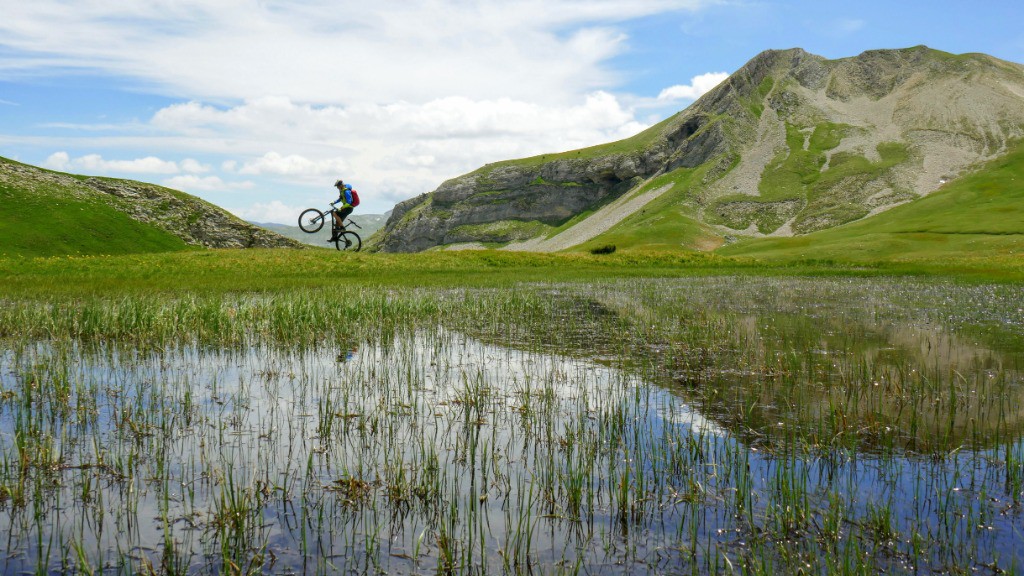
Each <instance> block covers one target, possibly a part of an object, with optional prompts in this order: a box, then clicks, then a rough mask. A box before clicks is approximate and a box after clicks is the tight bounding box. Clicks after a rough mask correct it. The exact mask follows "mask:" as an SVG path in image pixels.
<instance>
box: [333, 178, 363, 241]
mask: <svg viewBox="0 0 1024 576" xmlns="http://www.w3.org/2000/svg"><path fill="white" fill-rule="evenodd" d="M334 187H335V188H337V189H338V199H337V200H335V201H334V202H331V206H337V205H339V204H340V205H341V207H340V208H339V209H337V210H335V211H334V223H335V224H336V226H335V228H334V230H335V232H334V233H333V234H331V239H330V240H328V242H334V241H335V240H337V239H338V233H339V232H341V231H342V230H344V229H345V218H348V215H349V214H351V213H352V210H354V209H355V207H356V206H358V205H359V200H358V198H359V196H357V195H356V191H355V190H353V189H352V185H351V184H345V182H344V181H342V180H338V181H337V182H335V183H334Z"/></svg>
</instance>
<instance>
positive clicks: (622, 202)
mask: <svg viewBox="0 0 1024 576" xmlns="http://www.w3.org/2000/svg"><path fill="white" fill-rule="evenodd" d="M671 188H672V185H671V184H666V185H664V186H662V187H660V188H655V189H654V190H648V191H647V192H644V193H643V194H638V195H635V196H634V195H631V194H628V193H627V194H624V195H623V196H622V197H621V198H618V199H617V200H615V201H613V202H612V203H611V204H608V205H607V206H605V207H603V208H601V209H600V210H598V211H597V212H594V213H593V214H592V215H591V216H590V217H589V218H587V219H586V220H584V221H582V222H580V223H579V224H576V225H575V226H573V227H571V228H569V229H568V230H564V231H562V232H560V233H559V234H557V235H555V236H552V237H551V238H533V239H530V240H527V241H525V242H514V243H512V244H509V245H508V246H505V247H503V248H502V250H517V251H521V252H557V251H559V250H565V249H566V248H570V247H572V246H576V245H577V244H582V243H584V242H586V241H587V240H590V239H591V238H594V237H595V236H597V235H599V234H602V233H604V232H607V231H608V230H610V229H611V227H612V226H615V225H616V224H618V223H619V222H622V221H623V220H625V219H626V217H628V216H630V215H632V214H635V213H636V212H638V211H640V210H641V209H642V208H643V207H644V206H646V205H647V204H649V203H650V202H651V201H653V200H654V199H656V198H658V197H659V196H661V195H662V194H664V193H665V192H667V191H668V190H669V189H671Z"/></svg>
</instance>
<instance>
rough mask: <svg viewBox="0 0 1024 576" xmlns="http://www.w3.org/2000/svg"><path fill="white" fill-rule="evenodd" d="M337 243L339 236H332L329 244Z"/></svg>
mask: <svg viewBox="0 0 1024 576" xmlns="http://www.w3.org/2000/svg"><path fill="white" fill-rule="evenodd" d="M337 241H338V235H337V234H331V239H330V240H328V241H327V243H328V244H330V243H331V242H337Z"/></svg>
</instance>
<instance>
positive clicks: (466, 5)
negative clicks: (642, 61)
mask: <svg viewBox="0 0 1024 576" xmlns="http://www.w3.org/2000/svg"><path fill="white" fill-rule="evenodd" d="M713 1H714V0H523V1H519V2H506V1H505V0H466V1H464V2H458V3H445V2H438V1H437V0H406V1H403V2H380V3H367V2H363V1H362V0H298V1H295V2H284V1H283V0H222V1H218V2H209V1H207V0H178V1H175V2H166V1H161V0H92V1H90V2H79V3H74V4H73V5H69V4H68V3H67V2H66V1H64V0H33V1H32V2H7V3H5V6H4V10H3V11H4V17H3V19H0V46H2V47H5V48H7V50H6V51H5V52H4V57H3V58H2V59H0V77H13V76H17V75H23V74H28V73H33V74H34V73H38V72H39V71H40V70H43V71H46V70H54V71H61V70H68V69H76V68H77V69H82V70H89V71H95V70H101V71H103V72H104V73H106V74H110V75H115V76H121V77H128V78H133V79H136V80H138V81H141V82H143V83H145V84H146V85H147V86H155V87H160V88H161V89H162V90H163V91H164V92H165V93H167V94H171V95H179V96H180V95H188V96H190V97H196V98H201V99H204V100H208V99H215V98H233V99H244V98H253V97H261V96H265V95H282V96H288V97H290V98H291V99H293V100H297V101H302V102H318V103H339V104H353V103H359V102H389V101H399V100H403V101H420V102H422V101H429V100H433V99H437V98H441V97H444V96H448V95H452V94H459V95H463V96H466V97H468V98H472V99H475V100H476V99H493V98H499V97H503V96H507V97H510V98H514V99H526V100H531V101H549V102H554V101H563V102H564V101H565V98H567V97H572V96H573V95H575V94H578V93H580V92H586V91H589V90H593V89H596V88H599V87H603V86H607V85H609V84H610V83H611V82H612V81H614V78H615V75H614V74H613V73H612V72H610V71H609V70H608V69H606V68H605V65H604V64H605V62H606V61H607V60H608V58H610V57H611V56H614V55H616V54H618V53H620V52H621V51H622V50H623V49H624V47H625V44H624V42H623V40H624V36H623V34H622V32H621V31H620V30H618V29H616V28H615V26H616V25H617V24H619V23H621V22H625V21H628V20H632V19H636V18H640V17H645V16H652V15H656V14H664V13H668V12H673V11H681V10H691V11H692V10H696V9H699V8H701V7H702V6H704V5H706V4H709V3H712V2H713Z"/></svg>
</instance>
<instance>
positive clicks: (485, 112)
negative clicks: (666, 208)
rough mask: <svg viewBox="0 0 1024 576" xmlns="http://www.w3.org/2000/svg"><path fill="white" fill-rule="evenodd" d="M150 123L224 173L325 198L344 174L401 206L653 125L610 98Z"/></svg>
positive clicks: (265, 107) (245, 112) (244, 112)
mask: <svg viewBox="0 0 1024 576" xmlns="http://www.w3.org/2000/svg"><path fill="white" fill-rule="evenodd" d="M152 122H153V125H154V126H155V127H157V128H159V129H160V130H161V131H162V132H165V133H168V134H171V135H173V136H171V137H174V138H183V139H185V140H186V141H189V140H190V141H192V142H193V144H192V145H191V146H192V148H193V149H203V150H204V151H207V152H217V153H218V154H224V155H234V156H235V157H234V158H230V159H228V160H225V161H223V162H221V164H220V167H221V169H222V170H223V171H224V172H228V173H237V174H244V175H248V176H254V177H270V178H274V179H275V180H276V181H278V182H281V183H290V184H297V185H304V186H311V187H312V186H319V187H322V188H323V189H325V190H328V191H329V188H330V183H331V182H333V181H334V180H335V179H336V178H339V177H340V178H344V179H345V180H346V181H352V182H358V183H360V184H361V185H362V186H363V188H364V189H366V190H367V191H368V192H369V191H373V190H382V189H386V190H389V192H387V194H388V196H389V197H390V196H396V197H397V199H398V200H401V199H404V198H408V197H410V196H413V195H415V194H419V193H422V192H427V191H429V190H431V189H433V188H434V187H436V186H437V185H438V184H440V183H441V182H442V181H443V180H445V179H447V178H451V177H453V176H457V175H458V174H461V173H464V172H467V171H469V170H472V169H475V168H477V167H478V166H480V165H481V164H484V163H487V162H493V161H496V160H503V159H507V158H514V157H521V156H529V155H534V154H541V153H544V152H556V151H563V150H569V149H574V148H580V147H584V146H589V145H594V144H599V143H603V142H608V141H611V140H617V139H621V138H625V137H628V136H631V135H632V134H635V133H636V132H639V131H640V130H642V129H644V128H646V127H647V126H648V124H646V123H643V122H639V121H637V120H636V116H635V113H634V110H633V109H631V108H629V107H626V106H624V105H623V103H622V102H620V101H619V99H618V98H617V97H616V96H613V95H611V94H609V93H607V92H594V93H592V94H589V95H586V96H584V97H582V98H581V100H580V101H577V102H575V103H570V104H565V105H560V104H540V103H535V102H526V101H523V100H515V99H511V98H498V99H493V100H473V99H470V98H466V97H461V96H451V97H446V98H439V99H436V100H431V101H428V102H425V103H421V104H417V103H412V102H396V103H391V104H359V105H352V106H313V105H310V104H300V103H295V102H292V101H291V100H289V99H287V98H280V97H276V98H263V99H255V100H251V101H248V102H245V103H243V104H240V105H238V106H234V107H228V108H218V107H215V106H211V105H206V104H199V103H195V102H191V103H185V104H176V105H172V106H168V107H166V108H164V109H161V110H159V111H158V112H156V114H154V116H153V118H152ZM282 143H287V149H281V148H280V147H281V146H282ZM268 149H269V150H272V151H271V152H265V150H268Z"/></svg>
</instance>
